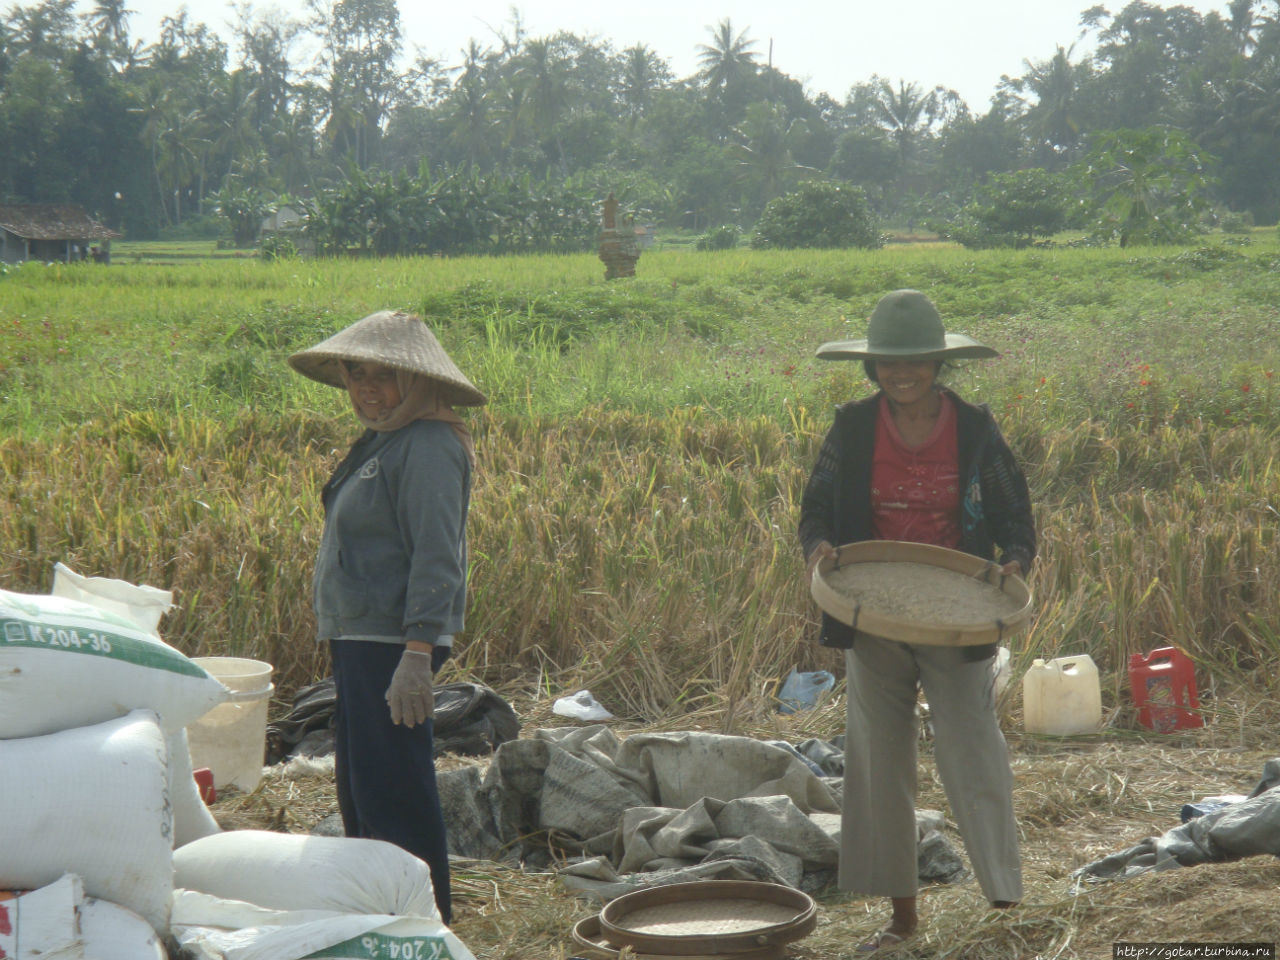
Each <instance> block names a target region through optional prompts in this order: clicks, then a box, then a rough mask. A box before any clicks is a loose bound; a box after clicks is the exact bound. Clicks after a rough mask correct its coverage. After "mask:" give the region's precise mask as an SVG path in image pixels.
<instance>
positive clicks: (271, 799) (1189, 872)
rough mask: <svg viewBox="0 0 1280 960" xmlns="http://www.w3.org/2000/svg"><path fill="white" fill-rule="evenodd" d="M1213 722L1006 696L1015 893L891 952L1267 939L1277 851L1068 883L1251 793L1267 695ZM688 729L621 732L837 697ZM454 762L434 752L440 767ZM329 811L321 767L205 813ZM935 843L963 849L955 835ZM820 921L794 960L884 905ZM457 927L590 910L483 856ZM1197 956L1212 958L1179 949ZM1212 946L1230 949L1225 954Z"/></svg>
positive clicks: (1272, 748)
mask: <svg viewBox="0 0 1280 960" xmlns="http://www.w3.org/2000/svg"><path fill="white" fill-rule="evenodd" d="M512 702H513V706H515V707H516V709H517V712H519V713H520V714H521V716H522V718H523V721H524V733H523V734H522V735H528V734H529V733H531V732H532V731H533V730H535V729H537V728H538V727H540V726H543V727H545V726H555V725H557V724H559V723H562V722H564V721H560V720H559V719H558V718H555V717H553V716H552V715H551V714H550V712H549V710H547V709H546V708H545V706H544V705H540V704H524V705H522V704H520V703H518V702H516V701H514V700H513V701H512ZM1206 713H1207V715H1208V717H1209V720H1210V723H1209V725H1208V726H1207V727H1206V728H1204V729H1200V730H1191V731H1179V732H1177V733H1174V734H1170V735H1157V734H1154V733H1149V732H1144V731H1139V730H1134V729H1131V727H1132V722H1131V720H1132V718H1131V717H1128V716H1125V715H1123V714H1121V713H1118V712H1117V713H1113V714H1111V715H1109V716H1108V717H1106V726H1105V728H1104V732H1102V733H1100V734H1097V735H1093V736H1087V737H1075V738H1068V739H1059V738H1045V737H1032V736H1027V735H1024V734H1022V733H1021V732H1020V730H1021V718H1020V716H1019V715H1018V713H1017V711H1016V708H1015V709H1013V710H1010V711H1007V712H1006V714H1005V717H1004V727H1005V731H1006V738H1007V740H1008V742H1009V749H1010V756H1011V762H1012V765H1013V771H1014V778H1015V793H1014V803H1015V807H1016V809H1017V812H1018V817H1019V821H1020V824H1021V829H1022V858H1023V872H1024V879H1025V883H1026V898H1025V900H1024V902H1023V903H1022V905H1021V906H1019V907H1018V908H1016V909H1015V910H1012V911H993V910H990V909H989V908H988V906H987V904H986V901H985V900H984V899H983V898H982V896H981V894H980V892H979V891H978V889H977V885H976V883H974V882H973V881H971V880H970V881H967V882H962V883H959V884H954V885H948V886H933V887H929V888H927V889H925V890H922V891H921V910H922V922H921V926H920V930H919V931H918V933H917V935H916V937H915V938H913V939H912V940H911V941H910V942H909V944H906V945H904V946H903V947H901V948H899V949H896V950H894V951H893V952H892V955H893V956H894V957H903V958H908V957H920V958H923V957H930V958H943V957H962V958H979V960H981V958H1016V960H1033V958H1043V960H1049V958H1055V960H1056V958H1063V960H1067V958H1091V960H1092V958H1098V960H1101V958H1111V957H1112V956H1113V945H1114V944H1116V943H1119V942H1128V943H1139V942H1161V943H1174V944H1193V943H1195V944H1212V945H1215V946H1224V945H1227V944H1232V943H1240V942H1266V943H1270V944H1275V943H1277V942H1280V859H1277V858H1272V857H1266V856H1263V857H1252V858H1249V859H1245V860H1240V861H1236V862H1233V863H1219V864H1207V865H1202V866H1197V867H1187V868H1182V869H1176V870H1170V871H1163V872H1161V873H1158V874H1147V875H1144V876H1140V877H1137V878H1134V879H1130V880H1123V881H1115V882H1110V883H1103V884H1098V885H1096V886H1092V887H1090V888H1088V889H1087V890H1085V891H1083V892H1081V893H1079V894H1073V893H1072V892H1071V884H1070V883H1069V880H1068V878H1069V875H1070V873H1071V871H1072V870H1073V869H1074V868H1075V867H1077V866H1080V865H1083V864H1085V863H1089V862H1092V861H1094V860H1097V859H1099V858H1101V857H1103V856H1105V855H1107V854H1111V853H1116V852H1118V851H1120V850H1123V849H1125V848H1127V847H1130V846H1133V845H1134V844H1136V843H1138V842H1139V841H1141V840H1143V839H1144V838H1147V837H1152V836H1157V835H1159V834H1162V833H1164V832H1165V831H1166V830H1168V829H1170V828H1172V827H1175V826H1177V825H1178V824H1179V822H1180V817H1179V812H1180V810H1181V807H1182V805H1183V804H1184V803H1188V802H1191V801H1194V800H1198V799H1200V798H1202V797H1205V796H1211V795H1215V794H1224V793H1235V794H1247V793H1248V792H1249V791H1250V790H1252V789H1253V787H1254V786H1255V785H1256V783H1257V782H1258V780H1259V778H1260V775H1261V770H1262V766H1263V763H1264V762H1265V761H1266V760H1268V759H1270V758H1272V757H1277V756H1280V743H1278V742H1277V740H1278V739H1280V738H1278V737H1277V735H1276V732H1275V731H1276V730H1277V720H1278V719H1280V704H1278V703H1276V702H1275V701H1274V700H1271V699H1267V698H1265V697H1260V696H1259V695H1258V694H1257V693H1256V692H1252V693H1247V694H1242V695H1241V696H1240V697H1239V698H1238V699H1236V698H1233V697H1231V696H1219V697H1217V698H1215V699H1214V700H1213V702H1212V705H1211V706H1210V707H1209V708H1208V709H1207V710H1206ZM686 719H687V720H688V721H689V722H688V723H686V724H683V725H681V724H674V725H673V724H670V723H668V724H662V725H661V726H660V727H657V728H655V727H654V726H646V727H643V728H642V727H626V726H625V725H620V726H619V728H618V731H617V732H618V733H619V734H620V735H625V734H627V733H632V732H638V731H639V730H641V729H644V730H654V729H666V730H673V729H695V728H696V729H704V730H705V729H713V730H719V731H720V732H732V733H738V734H744V735H748V736H762V737H769V738H773V737H782V738H784V739H789V740H791V741H792V742H799V741H801V740H804V739H807V738H809V737H814V736H816V737H821V738H823V739H829V738H830V737H831V736H834V735H835V734H837V733H839V732H841V730H840V728H841V725H842V722H843V706H842V703H841V702H839V701H837V702H835V703H832V704H829V705H827V706H825V707H822V708H819V709H817V710H812V711H806V712H805V713H803V714H797V715H795V716H794V717H781V716H772V717H767V716H766V717H761V716H756V717H741V718H739V719H737V720H733V718H729V719H726V718H725V717H723V716H720V717H710V716H704V717H694V718H686ZM451 762H458V761H454V760H452V759H450V758H444V759H443V760H442V761H441V763H442V765H444V764H449V763H451ZM919 794H920V795H919V805H920V806H921V807H932V808H935V809H940V810H943V811H946V810H947V804H946V800H945V798H944V796H943V792H942V788H941V784H940V783H939V782H938V780H937V777H936V771H935V768H934V765H933V762H932V756H931V750H930V746H929V743H928V741H927V738H925V742H924V743H922V748H921V753H920V770H919ZM335 811H336V804H335V801H334V796H333V785H332V777H331V776H329V775H323V774H322V775H320V776H313V777H303V778H301V779H284V778H281V777H280V776H278V775H277V776H268V777H266V778H264V780H263V783H262V784H261V785H260V786H259V787H258V789H257V790H255V791H254V792H253V793H252V794H249V795H236V794H230V795H226V796H223V797H220V798H219V800H218V802H217V803H216V804H215V805H214V811H213V812H214V815H215V816H216V817H217V819H218V820H219V822H220V823H221V825H222V826H223V827H224V828H230V829H236V828H248V827H254V828H268V829H275V830H286V831H291V832H307V831H309V830H310V829H311V827H312V826H314V825H315V824H316V823H318V822H319V821H320V820H322V819H324V818H325V817H326V816H328V815H330V814H332V813H333V812H335ZM948 834H949V835H948V839H949V840H951V841H952V843H953V845H954V846H955V847H956V849H957V850H963V844H962V842H961V840H960V838H959V835H958V834H956V833H955V831H954V829H949V831H948ZM818 903H819V923H818V927H817V929H816V930H815V931H814V932H813V933H812V934H810V935H809V936H808V937H806V938H805V939H803V940H802V941H799V942H798V943H796V944H794V945H793V946H792V947H791V956H792V957H794V958H795V960H843V958H850V957H854V956H856V954H855V952H854V948H855V946H856V944H857V943H859V942H860V941H861V940H862V939H864V938H865V937H867V936H869V935H870V934H872V933H873V932H875V930H877V929H878V928H879V927H880V926H882V925H883V924H884V922H885V920H886V917H887V911H886V909H885V906H884V904H883V903H882V902H879V901H868V900H862V899H851V898H849V897H847V896H845V895H842V894H841V893H840V892H839V891H838V890H834V889H832V890H828V891H825V892H824V893H823V894H822V895H821V896H819V897H818ZM454 905H455V906H454V910H455V914H454V923H453V928H454V930H455V932H456V933H457V934H458V935H459V936H460V937H461V938H462V940H463V942H464V943H466V944H467V946H468V947H469V948H470V949H471V950H472V951H473V952H474V953H475V955H476V956H477V958H479V960H567V958H570V957H573V956H575V955H576V951H577V950H580V949H581V948H578V947H576V946H575V944H574V942H573V940H572V938H571V935H570V931H571V929H572V926H573V924H574V922H576V921H577V920H578V919H580V918H582V917H586V916H590V915H592V914H594V913H596V912H597V911H598V909H599V906H598V905H594V906H593V905H592V904H590V903H588V902H586V901H582V900H579V899H577V898H575V897H573V896H572V895H571V894H569V893H567V892H566V891H564V890H562V889H561V888H560V887H559V886H558V884H557V882H556V880H555V879H554V877H552V876H551V875H549V874H537V873H526V872H521V871H516V870H511V869H508V868H504V867H501V866H499V865H497V864H492V863H480V862H475V861H467V862H459V863H457V864H456V865H455V871H454ZM1199 955H1205V956H1207V955H1210V954H1209V953H1200V954H1187V956H1199ZM1222 955H1225V954H1222Z"/></svg>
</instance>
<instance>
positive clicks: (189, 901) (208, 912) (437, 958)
mask: <svg viewBox="0 0 1280 960" xmlns="http://www.w3.org/2000/svg"><path fill="white" fill-rule="evenodd" d="M173 936H174V939H175V940H176V941H177V942H178V944H179V945H180V946H181V947H182V948H183V949H184V950H185V951H186V952H188V953H189V954H190V955H191V956H193V957H195V958H196V960H300V958H303V957H306V958H309V960H340V958H342V960H345V958H350V957H387V958H390V957H398V958H406V960H411V958H421V960H475V957H474V955H473V954H472V953H471V951H470V950H468V949H467V948H466V946H465V945H464V944H463V943H462V941H461V940H459V939H458V937H457V935H455V934H454V933H453V931H452V930H450V929H449V928H448V927H446V926H445V925H444V924H443V923H441V922H440V921H439V919H438V918H429V917H393V916H389V915H372V914H356V913H339V912H335V911H326V910H293V911H288V910H268V909H266V908H263V907H260V906H256V905H254V904H250V903H242V902H238V901H234V900H222V899H219V898H218V897H211V896H209V895H208V894H203V893H196V892H194V891H191V890H182V889H179V890H175V891H174V894H173Z"/></svg>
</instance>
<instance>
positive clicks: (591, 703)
mask: <svg viewBox="0 0 1280 960" xmlns="http://www.w3.org/2000/svg"><path fill="white" fill-rule="evenodd" d="M551 712H552V713H554V714H555V715H556V716H557V717H570V718H572V719H574V720H586V721H589V722H591V723H599V722H600V721H602V720H613V719H615V717H614V715H613V714H612V713H610V712H609V711H608V710H606V709H605V708H604V705H603V704H601V703H600V702H599V701H598V700H597V699H596V698H595V697H593V696H592V695H591V691H590V690H579V691H578V692H577V693H574V694H571V695H569V696H567V697H561V698H560V699H559V700H557V701H556V702H555V703H553V704H552V705H551Z"/></svg>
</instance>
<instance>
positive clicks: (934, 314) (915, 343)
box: [817, 290, 1000, 360]
mask: <svg viewBox="0 0 1280 960" xmlns="http://www.w3.org/2000/svg"><path fill="white" fill-rule="evenodd" d="M817 355H818V356H819V357H821V358H822V359H824V360H898V359H907V358H910V359H913V360H964V359H980V358H983V357H998V356H1000V354H999V352H998V351H996V350H993V349H992V348H991V347H988V346H986V345H985V344H982V343H979V342H978V341H977V340H974V339H973V338H972V337H966V336H965V335H964V334H962V333H947V332H946V330H945V329H943V326H942V317H941V316H939V315H938V308H937V307H935V306H934V305H933V302H932V301H931V300H930V299H929V298H928V297H926V296H925V295H924V294H923V293H921V292H920V291H919V290H895V291H893V293H889V294H885V296H883V297H881V298H880V302H879V303H877V304H876V308H875V310H874V311H873V312H872V314H871V320H870V321H869V322H868V323H867V336H866V339H864V340H832V341H831V342H830V343H824V344H823V345H822V346H820V347H819V348H818V353H817Z"/></svg>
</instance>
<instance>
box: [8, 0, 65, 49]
mask: <svg viewBox="0 0 1280 960" xmlns="http://www.w3.org/2000/svg"><path fill="white" fill-rule="evenodd" d="M74 6H75V0H43V2H41V3H37V4H35V5H34V6H30V7H17V6H15V7H13V8H11V9H10V12H9V30H10V33H9V43H10V44H11V46H12V48H13V50H14V51H15V52H17V51H25V52H27V53H32V54H35V55H36V56H39V57H43V58H45V59H48V60H56V59H58V58H59V57H60V56H61V54H62V53H63V52H64V51H66V50H68V49H72V48H74V46H75V45H74V44H73V43H72V42H71V36H72V33H73V31H74V29H75V14H74V13H72V8H73V7H74Z"/></svg>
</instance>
